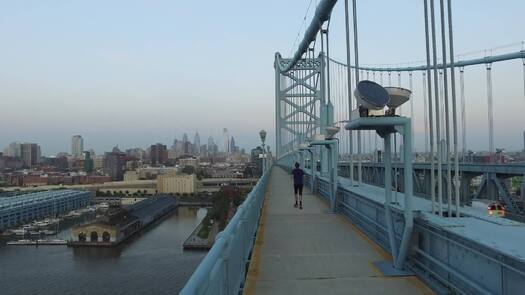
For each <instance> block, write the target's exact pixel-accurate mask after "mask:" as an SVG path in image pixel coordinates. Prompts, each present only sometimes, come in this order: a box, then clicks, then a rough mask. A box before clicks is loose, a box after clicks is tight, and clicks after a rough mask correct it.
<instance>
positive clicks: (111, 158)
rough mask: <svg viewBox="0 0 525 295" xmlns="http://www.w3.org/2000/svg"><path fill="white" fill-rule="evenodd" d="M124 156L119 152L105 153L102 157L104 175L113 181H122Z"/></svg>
mask: <svg viewBox="0 0 525 295" xmlns="http://www.w3.org/2000/svg"><path fill="white" fill-rule="evenodd" d="M125 155H126V154H124V153H119V152H111V153H106V155H105V157H104V173H106V174H108V175H109V176H111V178H112V179H113V180H117V181H119V180H122V179H123V178H124V165H125V163H124V156H125Z"/></svg>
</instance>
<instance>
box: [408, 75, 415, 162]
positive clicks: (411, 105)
mask: <svg viewBox="0 0 525 295" xmlns="http://www.w3.org/2000/svg"><path fill="white" fill-rule="evenodd" d="M413 86H414V85H413V76H412V72H408V88H410V91H414V90H413ZM410 125H411V127H412V128H411V130H412V153H415V152H416V149H415V146H416V145H415V138H414V100H413V99H411V100H410Z"/></svg>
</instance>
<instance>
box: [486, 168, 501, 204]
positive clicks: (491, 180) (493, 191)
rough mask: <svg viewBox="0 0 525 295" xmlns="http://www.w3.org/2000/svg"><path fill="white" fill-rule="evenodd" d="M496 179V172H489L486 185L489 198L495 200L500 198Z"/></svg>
mask: <svg viewBox="0 0 525 295" xmlns="http://www.w3.org/2000/svg"><path fill="white" fill-rule="evenodd" d="M495 180H496V174H495V173H487V186H486V192H487V199H489V200H493V201H495V200H497V199H498V188H497V187H496V182H495Z"/></svg>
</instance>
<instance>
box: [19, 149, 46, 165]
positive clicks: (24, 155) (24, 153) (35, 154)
mask: <svg viewBox="0 0 525 295" xmlns="http://www.w3.org/2000/svg"><path fill="white" fill-rule="evenodd" d="M20 153H21V159H22V163H23V164H24V166H25V167H28V168H32V167H33V166H35V165H36V164H37V163H40V155H41V153H40V146H39V145H38V144H36V143H22V144H21V145H20Z"/></svg>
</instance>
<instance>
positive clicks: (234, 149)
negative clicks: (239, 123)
mask: <svg viewBox="0 0 525 295" xmlns="http://www.w3.org/2000/svg"><path fill="white" fill-rule="evenodd" d="M236 152H237V146H236V145H235V139H234V138H233V136H232V139H231V140H230V154H235V153H236Z"/></svg>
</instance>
